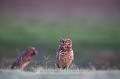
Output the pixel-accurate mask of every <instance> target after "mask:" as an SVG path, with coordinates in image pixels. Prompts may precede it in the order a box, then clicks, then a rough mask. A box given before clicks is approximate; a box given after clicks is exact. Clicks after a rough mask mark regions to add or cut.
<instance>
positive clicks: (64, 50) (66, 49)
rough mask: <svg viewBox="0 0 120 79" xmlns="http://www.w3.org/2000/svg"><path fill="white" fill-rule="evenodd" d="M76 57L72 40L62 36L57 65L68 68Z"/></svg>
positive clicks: (57, 54)
mask: <svg viewBox="0 0 120 79" xmlns="http://www.w3.org/2000/svg"><path fill="white" fill-rule="evenodd" d="M73 59H74V54H73V50H72V41H71V40H70V39H68V38H61V40H60V42H59V48H58V51H57V53H56V65H57V67H58V68H60V69H68V68H69V66H70V64H71V63H72V61H73Z"/></svg>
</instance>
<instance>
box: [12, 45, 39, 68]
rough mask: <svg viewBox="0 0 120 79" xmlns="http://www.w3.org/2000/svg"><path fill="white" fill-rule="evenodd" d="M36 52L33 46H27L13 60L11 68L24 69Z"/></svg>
mask: <svg viewBox="0 0 120 79" xmlns="http://www.w3.org/2000/svg"><path fill="white" fill-rule="evenodd" d="M36 54H37V51H36V49H35V48H34V47H29V48H27V49H26V50H25V51H24V52H23V53H22V54H21V55H20V56H19V57H17V59H16V60H15V61H14V62H13V64H12V66H11V69H24V68H25V67H26V66H27V65H28V64H29V63H30V61H31V60H32V57H33V56H34V55H36Z"/></svg>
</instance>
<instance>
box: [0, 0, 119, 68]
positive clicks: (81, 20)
mask: <svg viewBox="0 0 120 79" xmlns="http://www.w3.org/2000/svg"><path fill="white" fill-rule="evenodd" d="M62 37H63V38H70V39H71V40H72V41H73V50H74V54H75V59H74V61H73V63H74V64H75V65H76V66H77V67H78V68H81V67H84V68H88V67H90V66H91V65H92V66H94V67H95V68H96V69H120V61H119V60H120V0H0V63H1V64H0V65H1V67H8V66H9V65H10V64H11V62H12V61H13V60H14V59H15V58H16V57H17V56H18V55H19V54H21V53H22V51H24V50H25V49H26V47H30V46H33V47H35V48H36V49H37V50H38V51H39V54H38V56H36V57H35V58H34V60H35V61H47V60H46V59H45V58H46V57H48V58H49V60H50V61H55V55H56V51H57V48H58V43H59V40H60V38H62ZM101 61H102V62H101ZM39 65H41V64H39Z"/></svg>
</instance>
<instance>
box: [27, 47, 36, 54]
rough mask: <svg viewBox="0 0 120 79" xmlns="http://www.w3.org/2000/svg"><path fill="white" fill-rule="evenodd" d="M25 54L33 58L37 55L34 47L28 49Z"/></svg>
mask: <svg viewBox="0 0 120 79" xmlns="http://www.w3.org/2000/svg"><path fill="white" fill-rule="evenodd" d="M25 52H26V54H27V55H29V56H33V55H36V54H37V51H36V49H35V48H34V47H28V48H27V49H26V51H25Z"/></svg>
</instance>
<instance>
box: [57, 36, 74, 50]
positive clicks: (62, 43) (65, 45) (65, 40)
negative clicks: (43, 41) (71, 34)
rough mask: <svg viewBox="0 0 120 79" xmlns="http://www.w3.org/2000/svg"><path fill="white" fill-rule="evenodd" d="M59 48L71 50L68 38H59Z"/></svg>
mask: <svg viewBox="0 0 120 79" xmlns="http://www.w3.org/2000/svg"><path fill="white" fill-rule="evenodd" d="M59 47H61V48H63V49H64V50H67V49H70V48H72V41H71V40H70V39H68V38H61V40H60V42H59Z"/></svg>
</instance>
